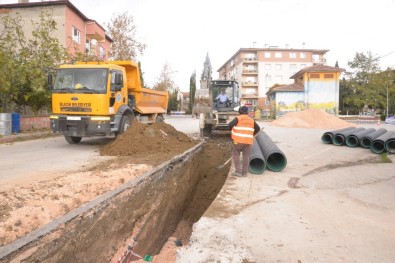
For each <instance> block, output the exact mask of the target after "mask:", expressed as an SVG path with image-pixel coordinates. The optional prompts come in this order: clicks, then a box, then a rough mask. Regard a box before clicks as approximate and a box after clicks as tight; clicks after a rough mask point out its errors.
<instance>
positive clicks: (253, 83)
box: [242, 81, 258, 87]
mask: <svg viewBox="0 0 395 263" xmlns="http://www.w3.org/2000/svg"><path fill="white" fill-rule="evenodd" d="M242 84H243V86H245V87H246V86H248V87H257V86H258V82H257V81H243V82H242Z"/></svg>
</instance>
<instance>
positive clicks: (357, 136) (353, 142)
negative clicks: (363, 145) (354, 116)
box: [346, 128, 376, 147]
mask: <svg viewBox="0 0 395 263" xmlns="http://www.w3.org/2000/svg"><path fill="white" fill-rule="evenodd" d="M375 131H376V129H374V128H369V129H366V130H363V131H359V132H356V133H354V132H353V133H352V134H350V135H348V136H347V138H346V145H347V146H348V147H356V146H358V145H359V141H360V140H361V139H362V137H364V136H366V135H368V134H370V133H372V132H375Z"/></svg>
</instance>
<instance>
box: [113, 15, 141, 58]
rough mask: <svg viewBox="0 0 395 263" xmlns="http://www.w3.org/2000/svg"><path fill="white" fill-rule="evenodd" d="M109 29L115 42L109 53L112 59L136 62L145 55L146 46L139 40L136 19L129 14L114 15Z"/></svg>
mask: <svg viewBox="0 0 395 263" xmlns="http://www.w3.org/2000/svg"><path fill="white" fill-rule="evenodd" d="M107 29H108V34H109V36H110V37H111V38H112V40H113V41H114V42H113V43H112V45H111V49H110V52H109V56H110V59H113V60H134V61H136V60H137V56H138V55H142V54H143V53H144V50H145V48H146V44H144V43H141V42H139V41H138V40H137V38H136V31H137V27H136V25H135V23H134V18H133V16H131V15H129V14H128V13H127V12H124V13H121V14H114V15H113V18H111V21H110V23H108V24H107Z"/></svg>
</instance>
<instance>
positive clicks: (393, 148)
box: [385, 134, 395, 153]
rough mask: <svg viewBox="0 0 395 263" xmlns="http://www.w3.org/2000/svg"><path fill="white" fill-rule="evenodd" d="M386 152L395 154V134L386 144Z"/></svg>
mask: <svg viewBox="0 0 395 263" xmlns="http://www.w3.org/2000/svg"><path fill="white" fill-rule="evenodd" d="M385 150H386V151H387V152H389V153H395V134H394V135H392V136H391V137H390V138H389V139H388V140H387V141H386V142H385Z"/></svg>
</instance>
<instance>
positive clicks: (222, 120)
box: [193, 80, 240, 137]
mask: <svg viewBox="0 0 395 263" xmlns="http://www.w3.org/2000/svg"><path fill="white" fill-rule="evenodd" d="M221 92H223V94H224V95H225V94H226V96H225V97H226V100H225V101H221V100H220V99H219V98H218V97H219V94H221ZM239 106H240V100H239V85H238V83H237V82H236V81H235V80H211V81H210V85H209V87H208V88H201V89H198V90H196V93H195V103H194V108H193V113H194V114H195V115H199V128H200V135H201V136H202V137H206V136H210V135H211V133H212V132H213V131H222V132H226V133H229V132H230V128H229V122H231V121H232V120H233V119H234V118H235V117H236V116H237V115H238V112H237V111H236V110H235V108H236V107H239Z"/></svg>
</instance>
